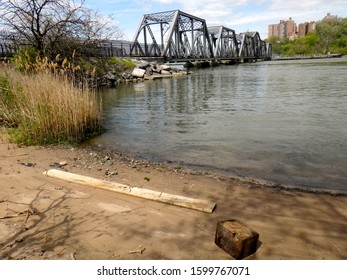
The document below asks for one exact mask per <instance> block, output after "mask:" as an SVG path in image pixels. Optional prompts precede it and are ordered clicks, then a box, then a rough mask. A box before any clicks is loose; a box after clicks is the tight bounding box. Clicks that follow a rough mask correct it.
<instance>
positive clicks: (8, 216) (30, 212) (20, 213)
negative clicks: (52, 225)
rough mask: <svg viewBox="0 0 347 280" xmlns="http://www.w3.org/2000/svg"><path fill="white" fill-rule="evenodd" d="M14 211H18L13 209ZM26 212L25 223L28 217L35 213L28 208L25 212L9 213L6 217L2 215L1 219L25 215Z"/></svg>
mask: <svg viewBox="0 0 347 280" xmlns="http://www.w3.org/2000/svg"><path fill="white" fill-rule="evenodd" d="M12 211H13V210H12ZM13 212H16V211H13ZM25 214H26V219H25V222H24V223H26V222H27V221H28V218H29V216H30V215H35V213H34V212H33V211H31V210H30V209H28V210H25V211H23V212H19V213H17V214H15V215H7V216H4V217H0V220H5V219H12V218H17V217H19V216H22V215H25Z"/></svg>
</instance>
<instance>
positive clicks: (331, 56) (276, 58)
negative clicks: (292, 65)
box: [272, 54, 343, 61]
mask: <svg viewBox="0 0 347 280" xmlns="http://www.w3.org/2000/svg"><path fill="white" fill-rule="evenodd" d="M341 57H343V54H327V55H296V56H277V57H274V58H272V60H273V61H281V60H305V59H324V58H341Z"/></svg>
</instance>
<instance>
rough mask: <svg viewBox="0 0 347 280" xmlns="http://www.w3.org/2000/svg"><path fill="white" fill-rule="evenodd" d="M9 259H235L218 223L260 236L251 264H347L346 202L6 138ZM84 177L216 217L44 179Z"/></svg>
mask: <svg viewBox="0 0 347 280" xmlns="http://www.w3.org/2000/svg"><path fill="white" fill-rule="evenodd" d="M0 141H1V143H0V259H72V258H75V259H126V260H130V259H139V260H144V259H153V260H160V259H166V260H169V259H173V260H185V259H192V260H199V259H215V260H218V259H232V257H231V256H230V255H228V254H227V253H225V252H224V251H223V250H222V249H220V248H219V247H218V246H217V245H215V243H214V236H215V232H216V225H217V222H218V221H223V220H229V219H239V220H241V221H243V222H244V223H246V224H247V225H248V226H250V227H251V228H252V229H254V230H255V231H257V232H258V233H259V234H260V238H259V240H260V242H259V248H258V250H257V251H256V253H255V254H253V255H251V256H249V257H248V259H271V260H278V259H296V260H302V259H312V260H319V259H347V238H346V236H347V208H346V205H347V196H346V195H332V194H324V193H309V192H303V191H297V190H285V189H281V188H273V187H267V186H264V185H260V184H257V183H255V182H247V181H240V180H237V179H233V178H228V177H225V176H222V175H218V174H214V173H208V172H206V173H202V172H198V171H194V170H188V169H183V168H181V167H178V166H176V167H175V166H165V165H162V164H154V163H149V162H145V161H137V160H134V159H129V158H125V157H122V156H120V155H116V154H114V153H111V152H108V151H93V150H90V149H82V148H69V147H19V146H17V145H14V144H9V143H8V142H7V141H6V139H5V137H4V136H2V137H0ZM63 161H66V163H67V164H66V165H65V166H63V167H62V168H61V169H63V170H66V171H69V172H73V173H76V174H81V175H87V176H91V177H94V178H99V179H105V180H110V181H114V182H118V183H123V184H127V185H129V186H136V187H142V188H146V189H151V190H156V191H162V192H167V193H172V194H178V195H183V196H187V197H193V198H200V199H207V200H210V201H213V202H215V203H216V204H217V207H216V208H215V210H214V212H213V213H212V214H206V213H202V212H199V211H195V210H190V209H186V208H181V207H176V206H171V205H167V204H164V203H160V202H154V201H149V200H144V199H141V198H136V197H131V196H126V195H122V194H117V193H113V192H110V191H105V190H100V189H96V188H91V187H85V186H81V185H78V184H73V183H68V182H65V181H61V180H58V179H54V178H49V177H47V176H44V175H43V172H44V171H46V170H48V169H51V168H53V167H51V165H54V163H56V162H63Z"/></svg>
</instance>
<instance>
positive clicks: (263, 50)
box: [237, 32, 272, 60]
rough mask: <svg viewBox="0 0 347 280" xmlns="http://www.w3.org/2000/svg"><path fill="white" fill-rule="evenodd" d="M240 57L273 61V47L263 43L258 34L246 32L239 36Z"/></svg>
mask: <svg viewBox="0 0 347 280" xmlns="http://www.w3.org/2000/svg"><path fill="white" fill-rule="evenodd" d="M237 40H238V44H239V48H240V49H239V55H240V57H243V58H254V59H265V60H267V59H271V55H272V46H271V44H269V43H266V42H265V41H262V40H261V38H260V35H259V33H258V32H244V33H240V34H238V35H237Z"/></svg>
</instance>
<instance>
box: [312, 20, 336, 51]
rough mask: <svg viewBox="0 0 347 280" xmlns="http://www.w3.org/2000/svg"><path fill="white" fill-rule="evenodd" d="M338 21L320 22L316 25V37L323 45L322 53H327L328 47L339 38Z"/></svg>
mask: <svg viewBox="0 0 347 280" xmlns="http://www.w3.org/2000/svg"><path fill="white" fill-rule="evenodd" d="M338 23H339V22H338V21H324V20H323V21H321V22H319V23H318V24H317V35H318V38H319V41H320V42H321V43H322V45H323V52H324V53H327V52H328V51H329V47H330V45H331V44H332V43H333V42H334V41H335V40H337V39H338V37H339V24H338Z"/></svg>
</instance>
